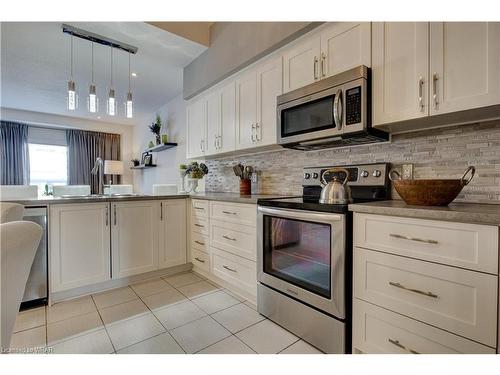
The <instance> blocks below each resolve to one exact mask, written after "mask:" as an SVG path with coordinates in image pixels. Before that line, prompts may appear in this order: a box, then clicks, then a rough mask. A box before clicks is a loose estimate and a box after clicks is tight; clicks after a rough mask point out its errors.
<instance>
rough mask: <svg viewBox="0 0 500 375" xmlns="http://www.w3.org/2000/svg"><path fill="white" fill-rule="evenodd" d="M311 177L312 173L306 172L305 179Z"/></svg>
mask: <svg viewBox="0 0 500 375" xmlns="http://www.w3.org/2000/svg"><path fill="white" fill-rule="evenodd" d="M310 178H311V174H310V173H307V172H306V173H304V180H309V179H310Z"/></svg>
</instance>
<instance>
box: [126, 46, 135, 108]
mask: <svg viewBox="0 0 500 375" xmlns="http://www.w3.org/2000/svg"><path fill="white" fill-rule="evenodd" d="M125 113H126V114H127V118H132V117H133V103H132V91H131V90H130V52H129V53H128V92H127V101H126V103H125Z"/></svg>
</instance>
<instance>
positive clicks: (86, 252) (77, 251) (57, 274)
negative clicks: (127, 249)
mask: <svg viewBox="0 0 500 375" xmlns="http://www.w3.org/2000/svg"><path fill="white" fill-rule="evenodd" d="M49 212H50V213H49V221H50V226H49V228H50V232H49V233H50V291H51V292H60V291H64V290H68V289H73V288H78V287H83V286H87V285H91V284H95V283H99V282H103V281H107V280H109V279H110V278H111V273H110V241H109V236H110V222H109V220H110V215H109V204H108V203H89V204H60V205H53V206H51V207H50V211H49Z"/></svg>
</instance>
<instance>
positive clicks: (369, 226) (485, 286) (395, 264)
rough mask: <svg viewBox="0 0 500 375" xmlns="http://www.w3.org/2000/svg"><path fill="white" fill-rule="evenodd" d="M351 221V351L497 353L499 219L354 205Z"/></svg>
mask: <svg viewBox="0 0 500 375" xmlns="http://www.w3.org/2000/svg"><path fill="white" fill-rule="evenodd" d="M353 228H354V248H353V258H354V260H353V275H354V276H353V353H356V352H362V353H407V354H408V353H414V354H416V353H495V349H496V348H497V341H498V338H497V336H498V267H497V262H498V258H497V254H498V227H488V226H485V225H472V224H465V223H452V222H439V221H436V220H425V219H413V218H411V219H410V218H400V217H393V216H385V215H373V214H362V213H355V214H354V227H353ZM469 258H470V259H469ZM491 262H493V263H494V264H492V265H491V266H489V265H488V263H491ZM439 263H441V264H439ZM466 268H468V269H466ZM479 271H481V272H479ZM486 272H488V273H486Z"/></svg>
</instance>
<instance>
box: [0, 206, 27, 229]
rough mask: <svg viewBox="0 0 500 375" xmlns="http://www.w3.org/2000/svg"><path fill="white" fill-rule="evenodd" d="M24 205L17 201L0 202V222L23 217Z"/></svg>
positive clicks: (17, 219) (18, 219)
mask: <svg viewBox="0 0 500 375" xmlns="http://www.w3.org/2000/svg"><path fill="white" fill-rule="evenodd" d="M23 214H24V206H23V205H22V204H18V203H10V202H0V224H3V223H8V222H9V221H20V220H22V219H23Z"/></svg>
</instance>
